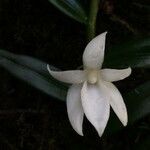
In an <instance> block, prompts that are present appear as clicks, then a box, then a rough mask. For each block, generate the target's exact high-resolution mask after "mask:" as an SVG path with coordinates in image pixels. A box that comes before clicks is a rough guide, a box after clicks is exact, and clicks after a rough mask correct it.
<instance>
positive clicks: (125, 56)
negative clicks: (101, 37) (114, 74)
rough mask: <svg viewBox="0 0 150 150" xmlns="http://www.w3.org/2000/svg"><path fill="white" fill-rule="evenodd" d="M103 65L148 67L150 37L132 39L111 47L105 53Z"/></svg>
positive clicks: (149, 66) (149, 62)
mask: <svg viewBox="0 0 150 150" xmlns="http://www.w3.org/2000/svg"><path fill="white" fill-rule="evenodd" d="M104 65H105V66H108V67H112V68H115V67H123V68H124V67H128V66H130V67H132V68H135V67H144V68H150V38H145V39H140V40H132V41H129V42H126V43H123V44H120V45H117V46H114V47H112V48H111V49H110V50H109V51H108V53H106V58H105V64H104Z"/></svg>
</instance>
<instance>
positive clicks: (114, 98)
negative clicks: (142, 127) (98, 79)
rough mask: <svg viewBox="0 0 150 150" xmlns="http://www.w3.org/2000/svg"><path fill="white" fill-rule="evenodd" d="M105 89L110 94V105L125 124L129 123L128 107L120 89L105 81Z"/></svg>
mask: <svg viewBox="0 0 150 150" xmlns="http://www.w3.org/2000/svg"><path fill="white" fill-rule="evenodd" d="M104 84H105V91H106V93H107V94H108V96H110V105H111V107H112V108H113V110H114V112H115V113H116V115H117V116H118V118H119V119H120V121H121V122H122V124H123V125H124V126H126V125H127V122H128V116H127V109H126V106H125V103H124V101H123V98H122V96H121V94H120V92H119V91H118V89H117V88H116V87H115V85H113V84H112V83H110V82H104Z"/></svg>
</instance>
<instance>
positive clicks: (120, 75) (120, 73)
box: [100, 67, 131, 82]
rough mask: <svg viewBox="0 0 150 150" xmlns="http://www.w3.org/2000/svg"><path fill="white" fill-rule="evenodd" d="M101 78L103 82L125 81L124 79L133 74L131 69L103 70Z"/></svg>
mask: <svg viewBox="0 0 150 150" xmlns="http://www.w3.org/2000/svg"><path fill="white" fill-rule="evenodd" d="M100 73H101V76H102V78H103V80H105V81H108V82H113V81H118V80H123V79H124V78H126V77H128V76H129V75H130V74H131V68H130V67H129V68H126V69H120V70H117V69H102V70H101V72H100Z"/></svg>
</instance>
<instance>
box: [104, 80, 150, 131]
mask: <svg viewBox="0 0 150 150" xmlns="http://www.w3.org/2000/svg"><path fill="white" fill-rule="evenodd" d="M123 97H124V101H125V103H126V106H127V111H128V125H132V124H133V123H134V122H135V121H137V120H139V119H141V118H143V117H145V116H147V115H149V114H150V109H149V108H150V81H149V82H146V83H145V84H143V85H141V86H139V87H137V88H136V89H134V90H133V91H131V92H129V93H128V94H127V95H125V96H123ZM121 128H123V126H122V124H121V122H120V121H119V119H118V118H117V117H115V116H112V117H111V119H110V121H109V124H108V129H106V130H107V131H108V133H114V132H116V131H118V130H120V129H121Z"/></svg>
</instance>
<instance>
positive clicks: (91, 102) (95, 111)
mask: <svg viewBox="0 0 150 150" xmlns="http://www.w3.org/2000/svg"><path fill="white" fill-rule="evenodd" d="M106 98H107V97H106V96H105V94H104V93H103V91H102V90H101V86H100V85H97V84H87V82H85V83H84V85H83V88H82V90H81V101H82V106H83V110H84V113H85V115H86V117H87V119H88V120H89V121H90V122H91V124H92V125H93V126H94V127H95V129H96V130H97V132H98V134H99V136H102V134H103V132H104V130H105V127H106V124H107V121H108V119H109V112H110V105H109V100H108V99H106Z"/></svg>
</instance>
